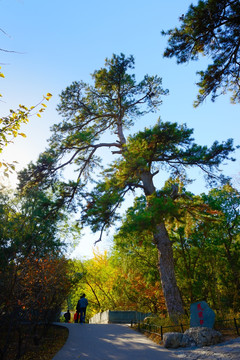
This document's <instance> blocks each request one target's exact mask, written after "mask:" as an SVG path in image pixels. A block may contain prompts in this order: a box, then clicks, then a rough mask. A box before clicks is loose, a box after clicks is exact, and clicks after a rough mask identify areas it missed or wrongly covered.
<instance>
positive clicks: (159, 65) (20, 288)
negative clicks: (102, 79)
mask: <svg viewBox="0 0 240 360" xmlns="http://www.w3.org/2000/svg"><path fill="white" fill-rule="evenodd" d="M195 3H197V2H195ZM57 4H59V2H55V1H53V2H51V3H50V4H49V3H48V4H47V3H45V6H44V2H43V3H42V4H41V7H40V8H39V7H36V5H34V4H32V2H30V1H24V2H22V1H11V4H10V2H9V1H8V2H7V1H1V7H2V14H4V18H3V19H1V24H2V25H1V28H2V29H3V30H4V32H2V35H1V36H2V48H3V49H7V50H8V49H11V50H13V51H15V52H16V53H11V52H10V53H9V52H5V51H3V52H2V63H3V64H2V69H1V70H2V72H3V74H4V76H5V78H4V79H1V82H2V84H3V86H2V94H3V95H4V97H3V102H2V103H1V105H2V116H7V114H8V113H9V109H10V108H13V109H16V108H17V107H18V104H19V102H20V103H23V104H26V105H27V106H31V105H35V104H36V103H37V102H38V101H39V99H40V98H41V96H42V94H47V93H48V92H50V93H51V94H52V95H53V97H51V96H50V94H48V95H46V96H45V98H44V99H45V100H50V101H49V102H48V104H47V108H46V110H44V111H41V112H38V115H39V116H37V117H32V116H31V117H30V122H29V123H28V124H27V125H26V126H23V127H22V129H23V130H22V131H23V132H24V133H26V135H27V139H24V138H23V137H24V136H22V138H23V139H21V138H20V137H16V139H14V144H9V145H8V146H7V148H6V149H4V151H3V153H2V155H3V158H4V161H5V162H8V163H10V164H11V163H12V162H13V161H18V164H15V166H16V169H17V170H18V171H19V170H20V169H23V168H26V166H27V164H28V163H29V162H30V161H33V162H36V160H37V158H38V156H39V154H40V153H41V152H42V151H44V147H45V146H46V145H47V142H46V140H47V139H48V138H49V137H50V131H49V127H50V126H52V125H53V124H55V123H58V117H59V115H57V113H56V112H55V108H56V106H57V104H58V103H59V99H58V97H57V95H58V94H60V92H61V91H62V89H64V88H65V87H66V86H68V85H69V84H70V83H71V82H72V81H75V80H80V79H82V80H84V81H86V82H90V76H89V74H90V73H93V72H94V70H95V69H98V68H100V67H101V66H103V63H104V58H106V57H109V58H111V56H112V53H117V54H119V53H121V52H123V53H125V54H127V56H128V55H129V54H134V57H135V60H136V68H135V71H136V77H137V78H139V79H141V78H142V77H143V75H144V74H145V73H149V74H150V75H155V74H157V75H159V76H161V77H162V78H163V84H164V88H166V87H167V88H169V89H170V94H169V95H168V96H166V97H165V98H164V99H163V104H162V106H161V109H160V111H159V112H158V113H157V114H151V115H147V118H146V119H145V120H144V122H143V123H142V124H141V126H139V124H138V126H135V127H133V131H134V132H138V131H139V130H140V129H143V128H144V127H145V126H147V127H151V126H153V124H155V122H156V120H157V118H158V116H159V114H160V116H161V119H163V121H170V122H175V121H177V122H178V123H179V124H182V123H186V124H187V125H188V126H189V127H190V128H191V127H193V128H194V138H195V139H196V141H197V142H198V143H200V144H202V145H207V146H210V144H212V143H213V142H214V141H215V140H218V141H220V142H221V141H225V140H227V138H229V137H230V138H234V140H235V143H236V144H238V142H239V141H238V140H239V139H238V138H237V137H238V136H239V135H238V134H239V131H238V129H239V121H238V112H237V108H238V106H239V105H238V104H235V105H233V104H230V101H229V97H228V96H227V95H226V96H221V97H220V98H217V99H216V102H215V103H212V102H211V100H210V99H209V98H207V99H206V100H205V101H204V103H203V104H202V105H200V106H199V107H197V108H193V102H194V100H195V99H196V96H197V91H198V89H197V86H196V85H195V82H196V81H197V80H196V79H197V75H196V71H197V70H199V69H202V68H204V67H206V64H208V61H209V58H208V57H205V58H201V60H200V61H198V62H190V63H189V64H187V65H185V64H183V65H177V64H176V61H175V60H169V59H163V57H162V54H163V52H164V49H165V48H166V44H167V42H166V41H167V40H166V37H163V36H161V34H160V33H161V30H162V29H163V30H165V31H167V30H168V29H170V28H173V27H175V26H177V25H178V19H179V17H180V16H181V15H182V14H184V13H186V11H187V9H188V6H189V5H190V3H189V1H181V2H179V1H172V2H169V4H164V5H161V4H159V2H158V1H150V3H148V4H147V5H144V4H142V5H140V6H139V5H137V3H136V2H134V1H133V2H132V3H131V4H129V3H127V2H122V4H121V8H120V9H117V11H116V8H115V6H116V5H115V4H113V3H112V2H109V1H106V4H104V5H102V4H101V6H100V5H99V4H98V2H96V1H92V2H89V3H88V4H83V3H82V2H78V1H71V2H70V3H68V4H61V6H57ZM76 10H78V11H76ZM7 14H8V16H6V15H7ZM86 14H87V15H88V16H86ZM9 19H11V24H12V25H11V26H10V25H9ZM38 19H44V25H43V24H42V23H41V22H40V23H39V20H38ZM69 19H70V20H71V21H69ZM37 20H38V21H37ZM63 24H67V26H63ZM116 24H119V26H116ZM50 97H51V99H50ZM43 108H44V109H45V106H42V107H41V105H40V110H43ZM20 110H21V109H20ZM33 110H34V111H35V109H33ZM24 111H26V112H27V110H24ZM34 111H33V112H34ZM38 111H39V109H38ZM30 112H31V109H30ZM13 135H14V134H13ZM234 155H235V157H236V158H237V161H236V162H235V163H233V162H228V163H227V165H225V166H222V169H224V175H228V176H230V177H231V178H232V185H230V184H229V183H228V184H226V185H221V186H220V185H218V187H217V188H213V189H211V190H208V189H207V188H206V187H205V183H204V182H203V178H202V177H201V176H200V172H196V171H195V172H193V173H190V177H191V178H192V177H195V178H197V180H196V181H195V182H193V183H192V184H188V186H187V188H186V191H187V192H188V193H191V194H190V195H191V197H192V198H194V201H195V202H196V203H201V204H203V203H204V204H205V205H206V206H209V208H211V211H210V212H209V213H208V214H207V216H206V217H205V218H202V217H200V216H196V215H194V216H192V217H191V216H190V215H189V214H186V215H184V216H185V219H184V221H183V220H182V219H181V221H179V220H178V219H174V220H173V221H171V223H167V228H168V231H169V236H170V239H171V242H172V244H173V251H174V260H175V271H176V279H177V284H178V287H179V288H180V292H181V294H182V298H183V302H184V305H185V308H186V309H188V308H189V305H190V304H191V303H192V302H194V301H197V300H202V299H204V300H206V301H207V302H208V303H209V304H210V305H211V306H212V307H213V308H214V309H215V310H216V311H218V312H220V313H221V314H222V315H223V313H225V312H226V311H228V312H229V311H233V312H236V311H237V309H238V308H239V295H238V294H239V286H240V284H239V281H238V280H237V279H239V270H240V266H239V191H238V189H239V180H238V176H239V152H238V151H236V153H235V154H234ZM107 161H109V159H107ZM2 167H3V168H5V166H4V165H3V166H2ZM5 170H6V169H5ZM9 173H10V169H8V174H9ZM9 175H10V174H9ZM11 176H12V175H10V181H11V183H12V184H13V183H14V182H15V181H16V178H14V175H13V177H11ZM71 176H72V172H70V173H67V172H65V173H64V177H65V178H66V179H68V178H71ZM167 177H168V176H167V174H166V175H165V176H163V178H161V179H160V180H159V181H160V182H161V184H160V186H164V182H165V180H166V179H167ZM3 179H4V177H3ZM4 185H6V183H5V184H4ZM61 191H62V189H61V186H60V185H59V188H58V189H57V190H56V193H54V196H53V194H51V193H49V192H46V191H45V189H44V186H40V187H38V189H37V191H36V188H31V187H30V188H28V190H27V191H26V192H25V194H24V196H23V194H22V193H18V192H16V191H15V195H14V197H13V196H12V195H9V194H8V192H9V190H7V191H6V189H5V190H4V191H3V192H2V195H1V244H2V245H1V246H2V250H3V251H2V252H1V262H2V266H1V268H2V269H3V270H5V272H4V271H3V270H2V273H1V275H2V280H3V281H2V284H3V287H4V289H5V291H4V292H1V294H2V295H1V296H2V299H1V303H2V304H4V306H5V308H4V311H3V308H2V315H3V314H4V313H5V310H6V307H7V308H8V309H10V310H13V309H15V308H16V304H17V307H18V309H19V308H21V309H22V310H21V311H22V312H21V316H25V315H24V311H23V310H25V309H30V308H31V309H32V310H34V309H35V310H36V311H35V312H34V311H32V313H31V316H32V317H33V318H34V321H35V323H36V319H37V320H39V317H40V318H47V317H48V316H49V319H50V318H51V316H52V312H53V313H54V311H55V310H56V309H55V307H56V306H59V303H60V302H62V301H63V299H64V298H65V295H66V293H67V292H68V289H70V287H71V285H73V288H74V289H75V290H74V291H73V293H71V295H69V297H68V303H67V305H68V306H69V307H70V308H71V309H74V306H75V304H76V301H77V299H78V298H79V296H80V294H81V293H82V292H85V293H86V294H87V295H88V298H89V301H90V306H89V316H90V315H91V314H93V313H95V312H98V311H103V310H106V309H108V308H111V309H126V308H127V309H134V310H140V311H146V312H148V311H151V312H153V313H160V314H161V315H162V316H163V315H164V316H165V315H166V308H165V303H164V298H163V294H162V290H161V285H160V278H159V273H158V270H157V266H156V265H157V262H158V255H157V251H156V248H155V247H154V244H153V243H152V242H151V239H150V237H149V234H144V236H142V237H141V238H139V236H138V235H136V234H134V233H128V235H127V236H126V233H125V232H124V226H123V227H122V229H123V230H122V231H118V232H117V233H116V231H115V237H114V240H113V239H112V238H113V235H112V234H111V233H110V236H109V237H108V238H107V237H105V238H104V239H105V240H104V241H103V244H101V243H100V244H101V245H100V250H99V251H98V250H96V249H95V251H94V257H93V258H92V259H90V258H91V252H92V244H93V243H94V241H95V240H97V239H98V236H96V237H95V236H93V235H90V232H89V231H87V233H86V235H85V236H83V233H84V231H85V230H82V229H81V228H80V227H79V224H78V223H76V222H75V221H73V219H72V215H71V213H70V211H69V208H67V211H66V208H64V205H65V203H61V202H60V201H59V199H58V196H57V195H56V194H61ZM190 195H189V196H190ZM132 200H133V197H131V196H130V198H129V199H128V204H130V203H131V201H132ZM135 206H137V205H136V203H135ZM72 207H74V205H72ZM125 209H126V208H125ZM72 210H75V209H72ZM122 214H123V213H122ZM74 216H76V218H75V219H77V215H74ZM213 218H214V221H213ZM215 218H217V220H215ZM75 219H74V220H75ZM129 220H131V213H129V212H128V213H127V214H126V215H125V216H123V225H126V223H129ZM120 224H121V222H118V223H117V226H118V227H119V226H120ZM80 236H82V237H83V240H80V242H79V244H77V242H78V241H79V237H80ZM108 239H110V240H108ZM88 243H90V247H89V245H88V246H86V244H88ZM63 244H67V247H66V248H65V250H64V251H63V248H62V245H63ZM72 245H74V246H75V250H74V251H72V248H71V246H72ZM89 248H90V250H89ZM106 248H107V252H105V251H104V250H105V249H106ZM63 253H64V254H65V256H66V257H67V258H69V257H71V258H77V259H79V258H82V259H81V260H74V261H73V262H71V264H69V262H66V259H65V257H63V256H62V254H63ZM60 254H61V255H60ZM84 256H87V259H86V258H85V259H84ZM9 259H10V260H12V263H11V261H10V262H9ZM53 261H54V262H53ZM9 263H10V264H11V266H10V267H9ZM16 263H17V264H18V267H17V268H16V267H15V264H16ZM57 264H58V265H57ZM66 266H70V269H69V270H68V271H65V269H66ZM56 269H61V271H58V272H56ZM36 273H37V274H39V277H36ZM9 279H11V281H10V282H9ZM29 279H30V281H29ZM61 284H64V286H61ZM229 284H230V286H229ZM59 285H60V286H59ZM46 288H47V289H48V290H49V293H48V294H46V293H45V292H44V290H43V289H46ZM39 289H41V291H39ZM56 293H58V297H56ZM50 303H51V304H52V307H51V309H50V308H49V304H50ZM39 304H41V314H39V312H38V309H39ZM67 305H66V306H67ZM50 310H51V311H50ZM53 310H54V311H53ZM49 311H50V312H49ZM48 312H49V314H48ZM21 316H20V317H21ZM19 321H20V320H19Z"/></svg>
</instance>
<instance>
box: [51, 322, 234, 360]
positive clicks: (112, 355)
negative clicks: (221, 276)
mask: <svg viewBox="0 0 240 360" xmlns="http://www.w3.org/2000/svg"><path fill="white" fill-rule="evenodd" d="M56 325H61V326H65V327H67V328H68V329H69V337H68V339H67V341H66V343H65V345H64V346H63V347H62V349H61V350H60V351H59V352H58V353H57V354H56V355H55V356H54V358H53V359H52V360H79V359H80V360H84V359H85V360H173V359H184V360H220V359H221V360H222V359H226V360H240V338H237V339H233V340H230V341H227V342H225V343H222V344H219V345H214V346H208V347H203V348H187V349H182V348H181V349H176V350H168V349H165V348H163V347H161V346H159V345H157V344H155V343H154V342H152V341H151V340H149V339H148V338H146V337H145V336H144V335H141V334H139V333H138V332H136V331H134V330H132V329H130V328H129V327H128V326H127V325H116V324H106V325H105V324H62V323H58V324H56Z"/></svg>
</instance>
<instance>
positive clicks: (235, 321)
mask: <svg viewBox="0 0 240 360" xmlns="http://www.w3.org/2000/svg"><path fill="white" fill-rule="evenodd" d="M233 320H234V324H235V327H236V330H237V334H238V335H239V330H238V325H237V320H236V319H235V318H234V319H233Z"/></svg>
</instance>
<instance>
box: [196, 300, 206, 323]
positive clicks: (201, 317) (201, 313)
mask: <svg viewBox="0 0 240 360" xmlns="http://www.w3.org/2000/svg"><path fill="white" fill-rule="evenodd" d="M197 310H198V317H199V323H200V325H203V323H204V321H203V308H202V307H201V304H197Z"/></svg>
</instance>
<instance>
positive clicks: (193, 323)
mask: <svg viewBox="0 0 240 360" xmlns="http://www.w3.org/2000/svg"><path fill="white" fill-rule="evenodd" d="M214 321H215V313H214V311H213V310H212V309H211V308H210V307H209V306H208V304H207V303H206V301H198V302H196V303H194V304H191V306H190V327H191V328H192V327H207V328H211V329H212V328H213V325H214Z"/></svg>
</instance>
